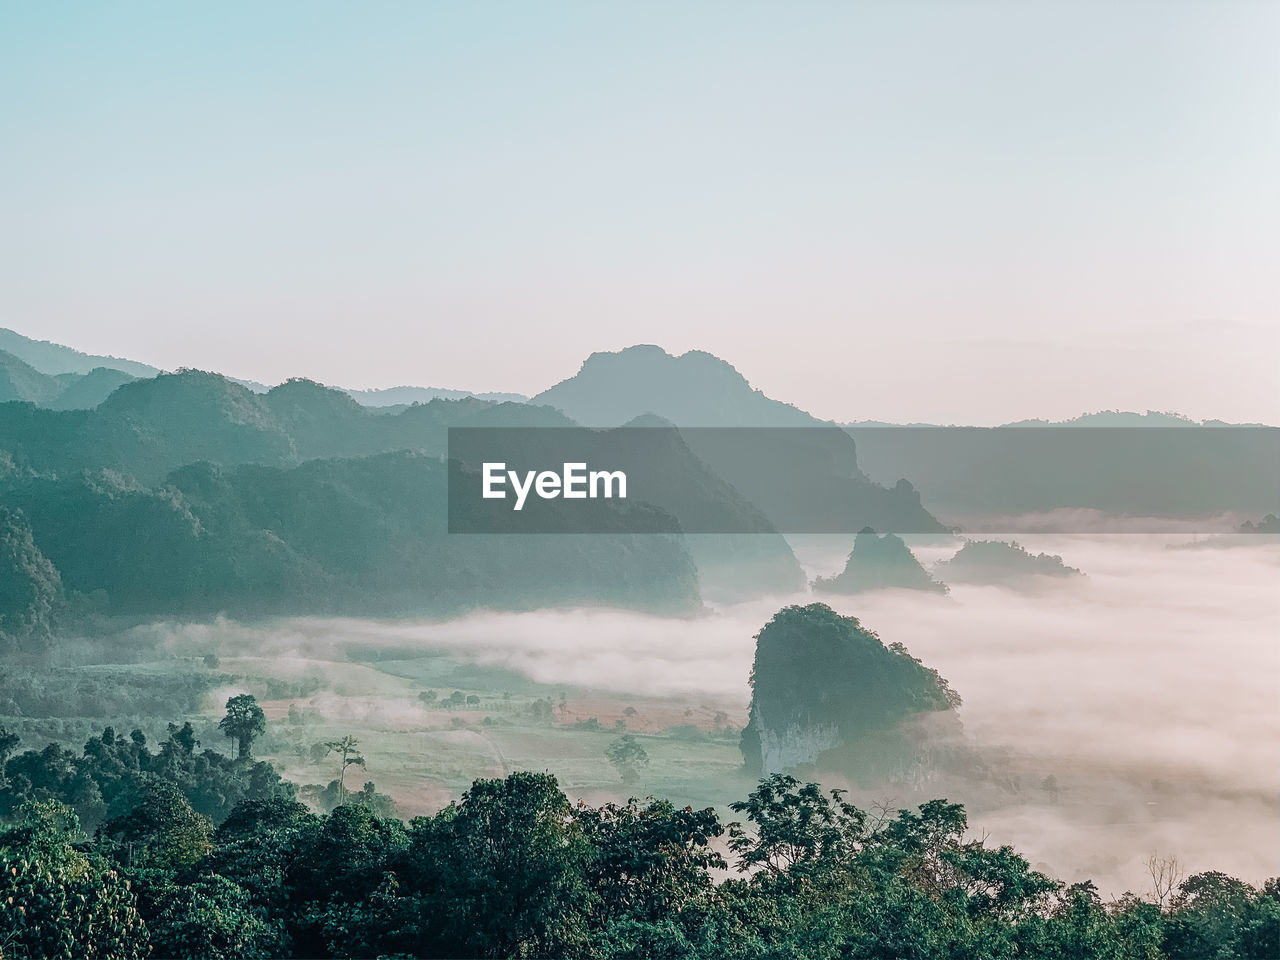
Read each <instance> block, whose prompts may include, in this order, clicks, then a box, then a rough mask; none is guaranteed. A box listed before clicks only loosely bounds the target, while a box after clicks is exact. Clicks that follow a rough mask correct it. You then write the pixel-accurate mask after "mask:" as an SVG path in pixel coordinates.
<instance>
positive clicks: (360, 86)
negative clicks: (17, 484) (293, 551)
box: [0, 0, 1280, 423]
mask: <svg viewBox="0 0 1280 960" xmlns="http://www.w3.org/2000/svg"><path fill="white" fill-rule="evenodd" d="M1277 50H1280V3H1278V2H1272V0H1268V2H1254V3H1241V2H1228V0H1213V2H1210V0H1204V2H1200V3H1178V2H1176V0H1158V2H1150V3H1144V2H1136V0H1130V2H1123V0H1120V2H1105V3H1092V4H1091V3H1080V2H1071V3H1067V2H1063V3H1044V2H1035V0H1016V2H1015V0H1010V2H1005V3H966V2H962V0H944V2H936V3H925V2H889V0H884V2H877V3H868V2H846V3H788V4H783V3H774V4H753V3H723V4H722V3H709V2H704V3H689V2H682V3H644V4H639V3H635V4H614V3H594V4H585V3H584V4H571V3H523V4H497V3H490V4H484V3H465V4H464V3H455V4H443V3H425V2H421V3H419V2H414V3H409V2H405V3H363V4H353V3H342V4H331V3H317V2H306V3H279V2H277V3H220V4H204V5H197V4H173V3H139V2H135V3H120V4H111V5H108V4H97V3H84V4H71V3H57V2H39V3H36V2H30V3H24V4H20V3H17V2H8V3H5V4H3V5H2V6H0V138H2V140H0V142H2V144H3V148H2V149H0V326H10V327H13V328H14V329H16V330H18V331H19V332H22V333H24V334H27V335H28V336H36V337H40V338H42V339H52V340H56V341H60V342H65V343H69V344H71V345H73V346H76V347H78V348H80V349H83V350H86V351H90V352H95V353H98V352H101V353H115V354H118V355H125V356H129V357H132V358H135V359H139V360H143V361H147V362H150V363H153V364H156V365H158V366H162V367H168V368H172V367H176V366H179V365H189V366H198V367H203V368H207V369H217V370H220V371H223V372H226V373H230V374H233V375H236V376H241V377H248V378H253V379H259V380H264V381H268V382H276V381H278V380H281V379H283V378H285V377H287V376H291V375H307V376H312V377H314V378H316V379H320V380H323V381H326V382H330V383H340V384H344V385H348V386H354V387H373V386H390V385H394V384H401V383H416V384H424V385H425V384H430V385H436V386H451V387H464V388H469V389H476V390H515V391H520V392H525V393H530V392H535V391H537V390H539V389H542V388H543V387H545V386H548V385H550V384H551V383H553V382H555V381H557V380H559V379H562V378H563V377H566V376H569V375H571V374H572V373H574V372H575V370H576V369H577V366H578V364H579V362H580V361H581V360H582V358H583V357H585V355H586V354H587V353H589V352H591V351H592V350H601V349H616V348H618V347H621V346H624V345H627V344H630V343H636V342H651V343H658V344H661V345H663V346H664V347H666V348H667V349H668V350H671V351H673V352H682V351H684V350H687V349H691V348H700V349H706V350H710V351H712V352H714V353H717V354H718V355H720V356H722V357H724V358H726V359H728V360H729V361H731V362H732V363H734V364H735V365H736V366H737V367H738V368H739V369H740V370H741V371H742V372H743V373H744V374H746V375H747V376H748V378H749V379H751V380H752V382H753V383H755V385H757V386H758V387H761V388H762V389H764V390H765V391H766V392H768V393H770V394H771V395H774V396H777V397H780V398H782V399H786V400H789V401H792V402H795V403H797V404H798V405H800V406H802V407H805V408H807V409H810V410H812V411H813V412H815V413H817V414H819V415H822V416H829V417H836V418H841V419H861V418H881V419H899V420H902V419H922V420H932V421H942V422H971V423H989V422H998V421H1001V420H1007V419H1012V418H1018V417H1024V416H1028V417H1029V416H1049V417H1061V416H1070V415H1072V414H1075V413H1078V412H1081V411H1083V410H1087V409H1090V410H1091V409H1099V408H1110V407H1125V408H1138V409H1146V408H1148V407H1152V408H1156V409H1177V410H1180V411H1182V412H1185V413H1187V414H1189V415H1191V416H1195V417H1223V418H1227V419H1237V420H1238V419H1247V420H1253V419H1262V420H1269V421H1271V422H1276V421H1277V420H1280V388H1278V387H1277V374H1276V364H1277V356H1280V292H1278V291H1280V280H1278V279H1277V277H1278V275H1280V270H1278V269H1277V267H1278V265H1280V234H1278V231H1280V226H1278V225H1280V187H1278V183H1280V178H1277V176H1276V174H1275V171H1276V170H1277V169H1280V67H1277V61H1278V57H1277V52H1276V51H1277Z"/></svg>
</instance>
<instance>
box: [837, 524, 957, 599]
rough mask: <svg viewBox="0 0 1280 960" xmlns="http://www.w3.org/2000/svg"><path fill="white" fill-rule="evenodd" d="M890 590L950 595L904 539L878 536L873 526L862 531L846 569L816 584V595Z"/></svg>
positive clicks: (887, 534)
mask: <svg viewBox="0 0 1280 960" xmlns="http://www.w3.org/2000/svg"><path fill="white" fill-rule="evenodd" d="M889 588H897V589H901V590H926V591H929V592H930V593H941V594H945V593H947V592H948V591H947V585H946V584H944V583H940V582H939V581H937V580H935V579H933V577H931V576H929V574H928V573H926V572H925V569H924V567H922V566H921V565H920V561H919V560H917V559H916V558H915V555H914V554H913V553H912V552H911V549H910V548H909V547H908V546H907V545H906V543H904V542H903V540H902V538H901V537H895V536H894V535H893V534H891V533H886V534H885V535H884V536H877V535H876V532H875V531H874V530H872V529H871V528H870V527H864V528H863V529H862V530H860V531H858V536H857V537H856V538H855V539H854V541H853V552H852V553H850V554H849V560H848V562H847V563H846V564H845V567H844V570H842V571H841V572H840V573H839V574H838V575H837V576H834V577H818V578H817V579H816V580H814V582H813V589H814V592H815V593H838V594H854V593H862V592H864V591H866V590H884V589H889Z"/></svg>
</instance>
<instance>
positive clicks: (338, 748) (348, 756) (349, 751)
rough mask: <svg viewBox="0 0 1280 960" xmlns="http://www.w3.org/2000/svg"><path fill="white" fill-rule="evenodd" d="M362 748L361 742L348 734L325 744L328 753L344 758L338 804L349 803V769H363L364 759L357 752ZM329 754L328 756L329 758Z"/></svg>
mask: <svg viewBox="0 0 1280 960" xmlns="http://www.w3.org/2000/svg"><path fill="white" fill-rule="evenodd" d="M359 746H360V741H359V740H357V739H356V738H355V737H353V736H351V734H347V735H346V736H345V737H343V738H342V739H341V740H330V741H329V742H328V743H326V744H325V749H326V750H327V751H328V753H337V754H340V755H341V757H342V764H341V766H339V767H338V804H339V805H341V804H344V803H346V802H347V787H346V780H347V767H363V766H364V765H365V764H364V757H362V756H361V755H360V754H359V753H357V752H356V750H357V748H358V747H359ZM327 755H328V754H326V756H327Z"/></svg>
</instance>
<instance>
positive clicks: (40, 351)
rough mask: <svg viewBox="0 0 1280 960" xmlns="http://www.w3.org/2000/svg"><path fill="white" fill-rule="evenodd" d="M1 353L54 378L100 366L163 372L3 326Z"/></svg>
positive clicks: (143, 372) (142, 374) (139, 374)
mask: <svg viewBox="0 0 1280 960" xmlns="http://www.w3.org/2000/svg"><path fill="white" fill-rule="evenodd" d="M0 350H3V351H5V352H6V353H11V354H13V355H14V356H15V357H17V358H18V359H19V360H22V361H23V362H24V363H27V364H30V365H31V366H32V367H34V368H35V369H37V370H39V371H40V372H41V373H47V374H49V375H51V376H57V375H58V374H60V373H79V374H85V373H89V372H91V371H92V370H94V369H96V368H98V367H107V368H108V369H111V370H120V371H122V372H124V373H128V374H132V375H133V376H135V377H154V376H155V375H156V374H158V373H160V372H161V371H160V369H159V368H158V367H153V366H151V365H150V364H146V363H139V362H138V361H136V360H125V359H124V358H122V357H108V356H97V355H94V354H89V353H81V352H80V351H79V350H76V349H74V348H72V347H64V346H63V345H62V344H60V343H52V342H50V341H48V340H33V339H32V338H31V337H24V336H23V335H22V334H20V333H18V332H17V331H15V330H10V329H8V328H7V327H0Z"/></svg>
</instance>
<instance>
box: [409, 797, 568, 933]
mask: <svg viewBox="0 0 1280 960" xmlns="http://www.w3.org/2000/svg"><path fill="white" fill-rule="evenodd" d="M419 830H420V831H421V832H422V833H424V834H425V836H422V837H421V839H420V843H421V844H422V846H423V847H425V848H426V850H427V851H428V854H427V857H426V859H427V860H428V861H429V862H430V861H434V863H435V864H436V868H437V869H438V871H439V873H438V876H439V883H440V887H439V894H438V896H439V898H440V902H439V907H438V916H439V919H440V923H441V924H442V929H441V931H440V934H441V940H442V941H443V942H442V943H440V944H439V948H438V950H437V951H436V952H433V953H429V954H427V955H428V956H450V957H457V956H475V957H561V956H578V955H580V954H581V952H582V948H583V947H584V946H585V945H586V941H587V937H588V931H587V930H586V928H585V925H586V922H587V915H588V912H589V911H588V910H587V909H586V907H587V901H586V891H585V890H584V887H583V882H582V875H583V867H584V864H585V862H586V860H587V858H588V857H589V856H590V846H589V844H588V843H587V841H586V839H585V838H584V836H583V833H582V829H581V827H580V826H579V824H578V823H577V822H576V821H575V819H574V817H573V816H572V811H571V809H570V807H569V801H568V798H566V797H565V795H564V794H563V793H562V792H561V791H560V788H559V785H558V784H557V783H556V779H555V777H553V776H551V775H550V774H545V773H524V772H521V773H513V774H512V775H511V776H509V777H507V778H506V779H504V780H477V781H476V782H475V783H473V784H472V785H471V789H470V790H468V791H467V792H466V793H464V794H463V795H462V799H461V801H459V802H458V803H457V804H452V805H450V806H449V807H446V808H445V809H444V810H443V811H441V812H440V814H438V815H437V816H436V817H435V818H434V819H433V820H431V821H429V822H428V823H425V824H422V825H420V826H419Z"/></svg>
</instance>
